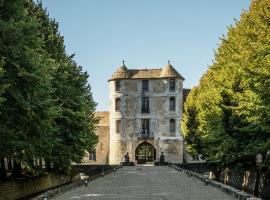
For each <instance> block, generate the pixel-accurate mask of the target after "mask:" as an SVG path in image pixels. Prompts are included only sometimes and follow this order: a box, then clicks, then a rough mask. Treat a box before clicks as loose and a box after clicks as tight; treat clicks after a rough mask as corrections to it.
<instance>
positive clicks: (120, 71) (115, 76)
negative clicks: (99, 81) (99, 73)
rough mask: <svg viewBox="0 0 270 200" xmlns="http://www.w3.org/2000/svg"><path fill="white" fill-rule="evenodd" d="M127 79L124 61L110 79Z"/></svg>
mask: <svg viewBox="0 0 270 200" xmlns="http://www.w3.org/2000/svg"><path fill="white" fill-rule="evenodd" d="M125 78H129V71H128V68H127V67H126V65H125V61H124V60H123V64H122V65H121V66H120V67H118V68H117V70H116V72H114V73H113V75H112V78H111V79H125Z"/></svg>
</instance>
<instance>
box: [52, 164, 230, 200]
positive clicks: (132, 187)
mask: <svg viewBox="0 0 270 200" xmlns="http://www.w3.org/2000/svg"><path fill="white" fill-rule="evenodd" d="M137 168H138V166H135V167H123V168H122V169H119V170H118V171H117V172H115V173H111V174H109V175H106V176H105V177H103V178H98V179H96V180H94V181H92V182H89V183H88V187H85V186H82V187H79V188H77V189H75V190H72V191H69V192H67V193H64V194H62V195H61V196H59V197H58V198H56V199H57V200H68V199H72V200H74V199H82V200H83V199H94V200H110V199H114V200H141V199H145V200H171V199H181V200H225V199H226V200H229V199H234V198H233V197H231V196H229V195H227V194H225V193H223V192H222V191H220V190H218V189H216V188H214V187H211V186H208V185H207V186H206V185H204V183H202V182H200V181H198V180H197V179H196V178H193V177H188V176H187V175H186V174H184V173H183V172H178V171H176V170H174V169H172V168H169V167H166V166H163V167H154V166H141V171H139V170H137Z"/></svg>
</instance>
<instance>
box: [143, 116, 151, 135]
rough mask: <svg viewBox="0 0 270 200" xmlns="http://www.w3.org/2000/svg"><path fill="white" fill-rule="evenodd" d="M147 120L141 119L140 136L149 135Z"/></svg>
mask: <svg viewBox="0 0 270 200" xmlns="http://www.w3.org/2000/svg"><path fill="white" fill-rule="evenodd" d="M149 121H150V120H149V119H142V134H148V135H149V133H150V125H149V124H150V123H149Z"/></svg>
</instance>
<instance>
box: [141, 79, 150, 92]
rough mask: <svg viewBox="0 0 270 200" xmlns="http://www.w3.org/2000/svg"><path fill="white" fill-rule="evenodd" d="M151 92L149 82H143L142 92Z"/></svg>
mask: <svg viewBox="0 0 270 200" xmlns="http://www.w3.org/2000/svg"><path fill="white" fill-rule="evenodd" d="M148 90H149V82H148V80H142V91H143V92H147V91H148Z"/></svg>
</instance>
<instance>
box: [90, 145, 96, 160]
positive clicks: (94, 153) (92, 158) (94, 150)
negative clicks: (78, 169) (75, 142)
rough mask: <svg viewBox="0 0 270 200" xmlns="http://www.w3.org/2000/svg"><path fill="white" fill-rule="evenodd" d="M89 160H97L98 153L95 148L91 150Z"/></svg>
mask: <svg viewBox="0 0 270 200" xmlns="http://www.w3.org/2000/svg"><path fill="white" fill-rule="evenodd" d="M89 160H94V161H96V160H97V155H96V149H95V148H93V149H90V150H89Z"/></svg>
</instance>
